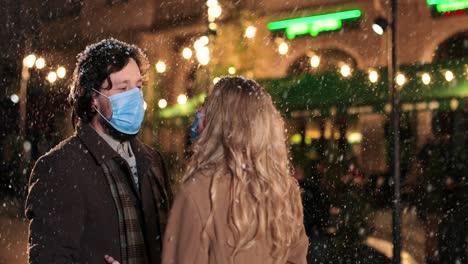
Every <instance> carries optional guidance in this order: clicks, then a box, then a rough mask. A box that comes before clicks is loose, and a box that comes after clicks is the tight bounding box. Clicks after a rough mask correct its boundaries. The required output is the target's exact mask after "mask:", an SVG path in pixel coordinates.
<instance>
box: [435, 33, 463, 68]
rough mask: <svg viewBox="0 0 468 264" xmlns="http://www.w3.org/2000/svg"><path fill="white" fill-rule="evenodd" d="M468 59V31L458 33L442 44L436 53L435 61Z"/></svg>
mask: <svg viewBox="0 0 468 264" xmlns="http://www.w3.org/2000/svg"><path fill="white" fill-rule="evenodd" d="M463 57H468V31H465V32H462V33H458V34H456V35H454V36H452V37H450V38H448V39H447V40H445V41H444V42H442V43H441V44H440V45H439V46H438V47H437V49H436V51H435V52H434V61H444V60H451V59H460V58H463Z"/></svg>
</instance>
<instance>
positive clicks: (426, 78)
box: [421, 72, 431, 85]
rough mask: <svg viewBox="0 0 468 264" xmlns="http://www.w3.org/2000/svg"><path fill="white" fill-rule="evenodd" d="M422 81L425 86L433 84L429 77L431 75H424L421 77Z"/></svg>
mask: <svg viewBox="0 0 468 264" xmlns="http://www.w3.org/2000/svg"><path fill="white" fill-rule="evenodd" d="M421 81H422V82H423V83H424V84H425V85H428V84H430V83H431V75H429V73H427V72H426V73H423V75H422V76H421Z"/></svg>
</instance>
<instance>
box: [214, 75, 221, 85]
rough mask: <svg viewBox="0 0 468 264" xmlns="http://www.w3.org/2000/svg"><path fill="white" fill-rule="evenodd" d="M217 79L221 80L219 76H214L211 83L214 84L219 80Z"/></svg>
mask: <svg viewBox="0 0 468 264" xmlns="http://www.w3.org/2000/svg"><path fill="white" fill-rule="evenodd" d="M219 80H221V78H219V77H215V78H214V79H213V84H216V83H217V82H219Z"/></svg>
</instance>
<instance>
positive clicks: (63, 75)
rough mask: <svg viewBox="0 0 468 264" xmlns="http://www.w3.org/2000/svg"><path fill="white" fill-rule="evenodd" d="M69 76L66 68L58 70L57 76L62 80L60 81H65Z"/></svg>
mask: <svg viewBox="0 0 468 264" xmlns="http://www.w3.org/2000/svg"><path fill="white" fill-rule="evenodd" d="M66 74H67V70H66V69H65V68H64V67H58V69H57V76H58V77H59V78H60V79H63V78H64V77H65V75H66Z"/></svg>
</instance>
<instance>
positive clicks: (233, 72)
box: [228, 67, 236, 74]
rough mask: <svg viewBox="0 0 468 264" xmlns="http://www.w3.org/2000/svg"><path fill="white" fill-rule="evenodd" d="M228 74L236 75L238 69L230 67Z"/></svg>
mask: <svg viewBox="0 0 468 264" xmlns="http://www.w3.org/2000/svg"><path fill="white" fill-rule="evenodd" d="M228 72H229V74H235V73H236V68H234V67H229V69H228Z"/></svg>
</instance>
